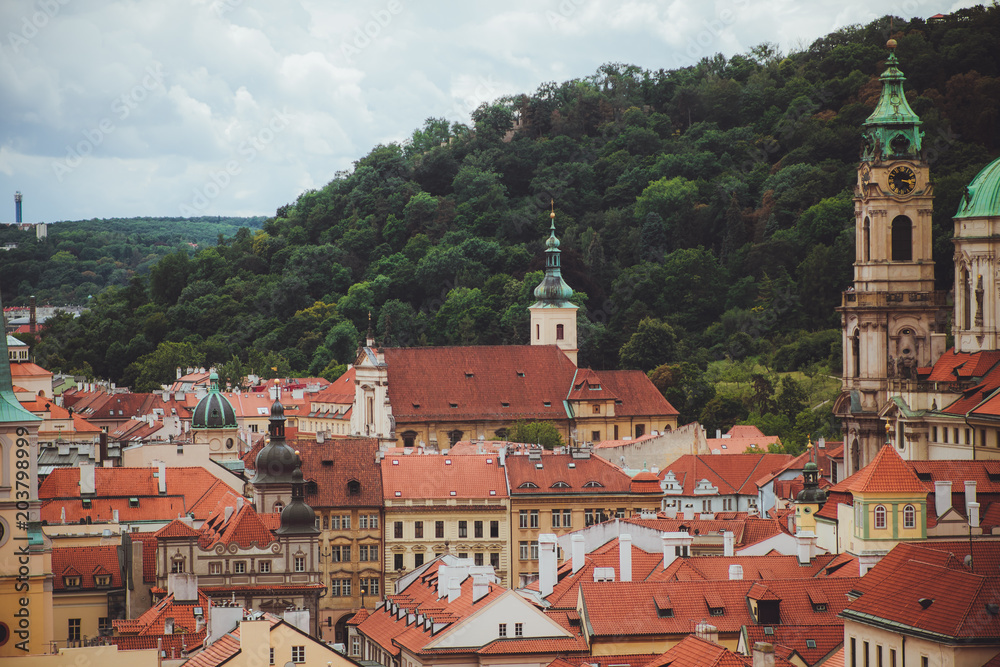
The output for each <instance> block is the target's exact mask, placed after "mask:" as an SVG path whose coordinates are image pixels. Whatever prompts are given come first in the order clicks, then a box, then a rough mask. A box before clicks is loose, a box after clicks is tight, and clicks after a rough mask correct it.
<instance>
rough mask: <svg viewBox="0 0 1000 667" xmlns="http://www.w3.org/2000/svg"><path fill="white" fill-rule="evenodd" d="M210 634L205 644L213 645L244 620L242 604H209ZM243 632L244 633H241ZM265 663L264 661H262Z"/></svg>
mask: <svg viewBox="0 0 1000 667" xmlns="http://www.w3.org/2000/svg"><path fill="white" fill-rule="evenodd" d="M206 611H207V612H208V619H207V620H208V636H207V637H206V638H205V645H206V646H211V645H212V644H213V643H215V640H216V639H219V638H220V637H222V636H223V635H225V634H226V633H227V632H232V631H233V630H235V629H236V627H237V626H238V625H239V624H240V621H242V620H243V607H242V606H233V607H230V606H225V607H220V606H217V605H215V604H209V605H208V609H207V610H206ZM241 634H242V633H241ZM261 664H264V663H261Z"/></svg>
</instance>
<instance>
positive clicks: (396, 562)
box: [392, 554, 403, 570]
mask: <svg viewBox="0 0 1000 667" xmlns="http://www.w3.org/2000/svg"><path fill="white" fill-rule="evenodd" d="M392 565H393V567H394V568H395V569H397V570H402V569H403V554H393V555H392Z"/></svg>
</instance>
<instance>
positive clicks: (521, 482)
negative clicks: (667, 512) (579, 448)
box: [504, 454, 659, 496]
mask: <svg viewBox="0 0 1000 667" xmlns="http://www.w3.org/2000/svg"><path fill="white" fill-rule="evenodd" d="M504 466H505V467H506V470H507V479H508V480H509V481H510V493H511V495H512V496H519V495H541V494H551V493H555V494H575V493H586V494H597V493H628V492H629V488H630V485H631V483H632V478H631V477H629V476H628V475H626V474H625V473H624V472H622V470H621V468H619V467H618V466H616V465H614V464H613V463H609V462H608V461H606V460H605V459H603V458H601V457H600V456H591V457H589V458H574V457H573V455H571V454H545V455H543V456H541V458H539V459H537V460H533V459H532V457H530V456H524V455H514V456H508V457H506V459H504ZM657 490H659V485H658V484H657Z"/></svg>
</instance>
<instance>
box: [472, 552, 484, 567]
mask: <svg viewBox="0 0 1000 667" xmlns="http://www.w3.org/2000/svg"><path fill="white" fill-rule="evenodd" d="M472 560H473V561H475V563H476V565H482V564H483V552H481V551H477V552H476V553H474V554H472Z"/></svg>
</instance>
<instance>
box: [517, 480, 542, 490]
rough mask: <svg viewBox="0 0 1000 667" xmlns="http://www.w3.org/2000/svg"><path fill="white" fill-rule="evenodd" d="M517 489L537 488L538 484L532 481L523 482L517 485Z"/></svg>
mask: <svg viewBox="0 0 1000 667" xmlns="http://www.w3.org/2000/svg"><path fill="white" fill-rule="evenodd" d="M517 488H519V489H537V488H538V485H537V484H535V483H534V482H523V483H522V484H521V486H519V487H517Z"/></svg>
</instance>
